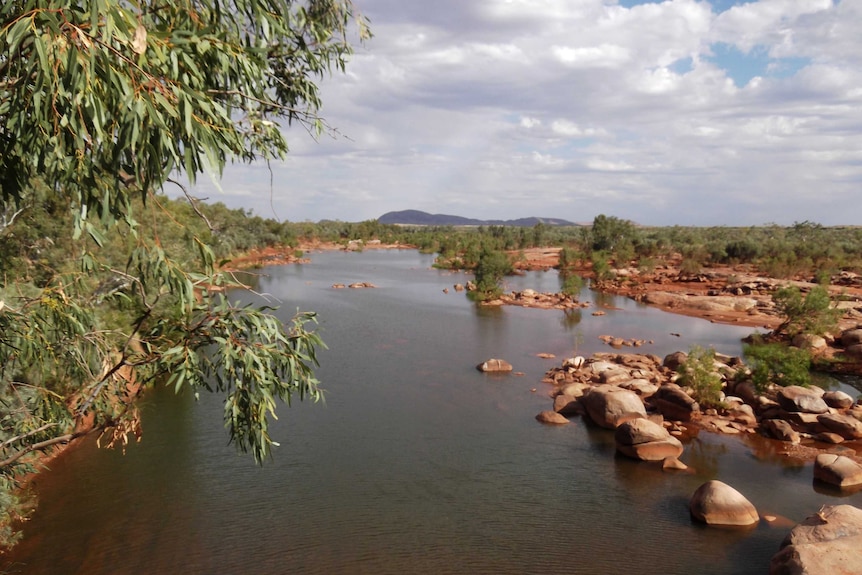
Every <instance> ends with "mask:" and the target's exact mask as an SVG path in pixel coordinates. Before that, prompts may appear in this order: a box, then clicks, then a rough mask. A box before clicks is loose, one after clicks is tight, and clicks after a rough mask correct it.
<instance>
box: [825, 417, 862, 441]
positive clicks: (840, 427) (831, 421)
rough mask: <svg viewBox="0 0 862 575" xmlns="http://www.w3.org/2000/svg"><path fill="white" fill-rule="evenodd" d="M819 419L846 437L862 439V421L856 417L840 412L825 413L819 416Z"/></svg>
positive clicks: (826, 426) (832, 430)
mask: <svg viewBox="0 0 862 575" xmlns="http://www.w3.org/2000/svg"><path fill="white" fill-rule="evenodd" d="M817 421H818V422H819V423H820V425H822V426H823V427H825V428H826V429H828V430H829V431H831V432H833V433H837V434H838V435H840V436H841V437H843V438H844V439H862V421H859V420H858V419H856V418H855V417H851V416H849V415H843V414H840V413H824V414H823V415H818V416H817Z"/></svg>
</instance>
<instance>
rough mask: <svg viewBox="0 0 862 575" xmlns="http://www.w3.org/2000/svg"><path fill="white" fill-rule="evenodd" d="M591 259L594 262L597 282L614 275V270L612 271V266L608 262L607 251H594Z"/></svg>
mask: <svg viewBox="0 0 862 575" xmlns="http://www.w3.org/2000/svg"><path fill="white" fill-rule="evenodd" d="M590 261H591V262H592V264H593V274H594V275H595V277H596V281H597V282H602V281H605V280H609V279H612V278H613V277H614V272H613V271H611V266H610V264H608V255H607V254H606V253H605V252H593V253H592V255H591V256H590Z"/></svg>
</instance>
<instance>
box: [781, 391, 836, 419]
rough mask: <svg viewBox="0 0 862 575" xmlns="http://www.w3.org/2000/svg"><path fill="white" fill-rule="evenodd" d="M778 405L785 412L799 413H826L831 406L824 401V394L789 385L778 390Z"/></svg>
mask: <svg viewBox="0 0 862 575" xmlns="http://www.w3.org/2000/svg"><path fill="white" fill-rule="evenodd" d="M777 400H778V405H780V406H781V409H783V410H784V411H791V412H799V413H826V412H827V411H829V406H828V405H826V402H825V401H823V397H822V393H818V391H817V390H815V389H813V388H808V387H802V386H800V385H788V386H787V387H780V388H779V389H778V397H777Z"/></svg>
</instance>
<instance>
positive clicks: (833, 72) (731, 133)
mask: <svg viewBox="0 0 862 575" xmlns="http://www.w3.org/2000/svg"><path fill="white" fill-rule="evenodd" d="M354 4H355V6H356V8H357V9H358V10H359V11H360V12H361V13H362V14H363V15H364V16H366V17H368V18H369V19H370V21H371V29H372V32H373V34H374V37H373V38H372V39H371V40H370V41H367V42H366V43H364V44H363V45H357V46H356V52H355V54H354V56H353V57H352V59H351V61H350V62H349V64H348V66H347V71H346V73H345V74H338V75H334V76H332V77H327V78H325V79H324V80H323V81H322V97H323V107H322V110H321V113H322V116H323V117H324V118H325V119H326V121H327V122H328V124H329V125H330V126H332V127H333V128H334V129H335V130H337V132H336V133H332V134H329V135H324V136H322V137H320V138H318V139H317V140H315V139H314V138H312V137H311V136H309V135H308V134H307V133H306V132H305V131H304V130H302V129H297V128H291V129H289V130H288V131H287V132H286V135H287V138H288V143H289V146H290V149H291V151H290V153H289V155H288V158H287V159H286V160H285V161H283V162H277V163H274V164H272V166H271V171H270V169H268V168H267V167H266V166H265V165H262V164H253V165H241V164H238V165H232V166H228V168H226V170H225V173H224V176H223V178H222V180H221V182H220V184H219V185H218V186H215V185H213V184H212V183H210V182H208V181H204V179H205V178H202V179H201V180H200V181H199V183H198V184H197V186H196V188H195V190H194V193H195V194H196V195H198V196H203V197H206V198H208V199H209V201H212V202H215V201H221V202H224V203H225V204H227V205H228V206H230V207H234V208H237V207H243V208H246V209H249V210H252V211H253V212H254V213H256V214H258V215H261V216H263V217H272V218H276V219H279V220H289V221H319V220H323V219H329V220H341V221H349V222H356V221H362V220H369V219H376V218H378V217H379V216H381V215H382V214H384V213H386V212H388V211H394V210H406V209H416V210H423V211H426V212H431V213H443V214H451V215H458V216H464V217H470V218H479V219H515V218H520V217H528V216H536V217H554V218H563V219H566V220H570V221H573V222H591V221H592V220H593V218H594V217H595V216H596V215H599V214H605V215H608V216H616V217H619V218H623V219H627V220H631V221H633V222H636V223H639V224H643V225H658V226H663V225H693V226H706V225H745V226H749V225H763V224H772V223H775V224H779V225H792V224H793V223H795V222H802V221H811V222H817V223H821V224H823V225H862V0H758V1H753V2H744V1H734V0H711V1H695V0H668V1H665V2H645V1H636V0H434V1H429V0H354Z"/></svg>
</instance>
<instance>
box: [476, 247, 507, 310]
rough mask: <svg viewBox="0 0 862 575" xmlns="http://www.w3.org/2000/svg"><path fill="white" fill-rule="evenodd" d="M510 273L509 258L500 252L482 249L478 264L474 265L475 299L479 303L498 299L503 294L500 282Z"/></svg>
mask: <svg viewBox="0 0 862 575" xmlns="http://www.w3.org/2000/svg"><path fill="white" fill-rule="evenodd" d="M510 273H512V262H511V261H510V260H509V256H507V255H506V254H505V253H503V252H501V251H497V250H492V249H489V248H487V247H483V248H482V253H481V255H480V256H479V263H478V264H477V265H476V291H475V292H474V293H475V294H476V295H475V297H476V298H477V299H478V300H479V301H488V300H491V299H494V298H497V297H500V295H501V294H502V293H503V289H502V288H501V287H500V282H501V281H502V280H503V277H504V276H506V275H507V274H510Z"/></svg>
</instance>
